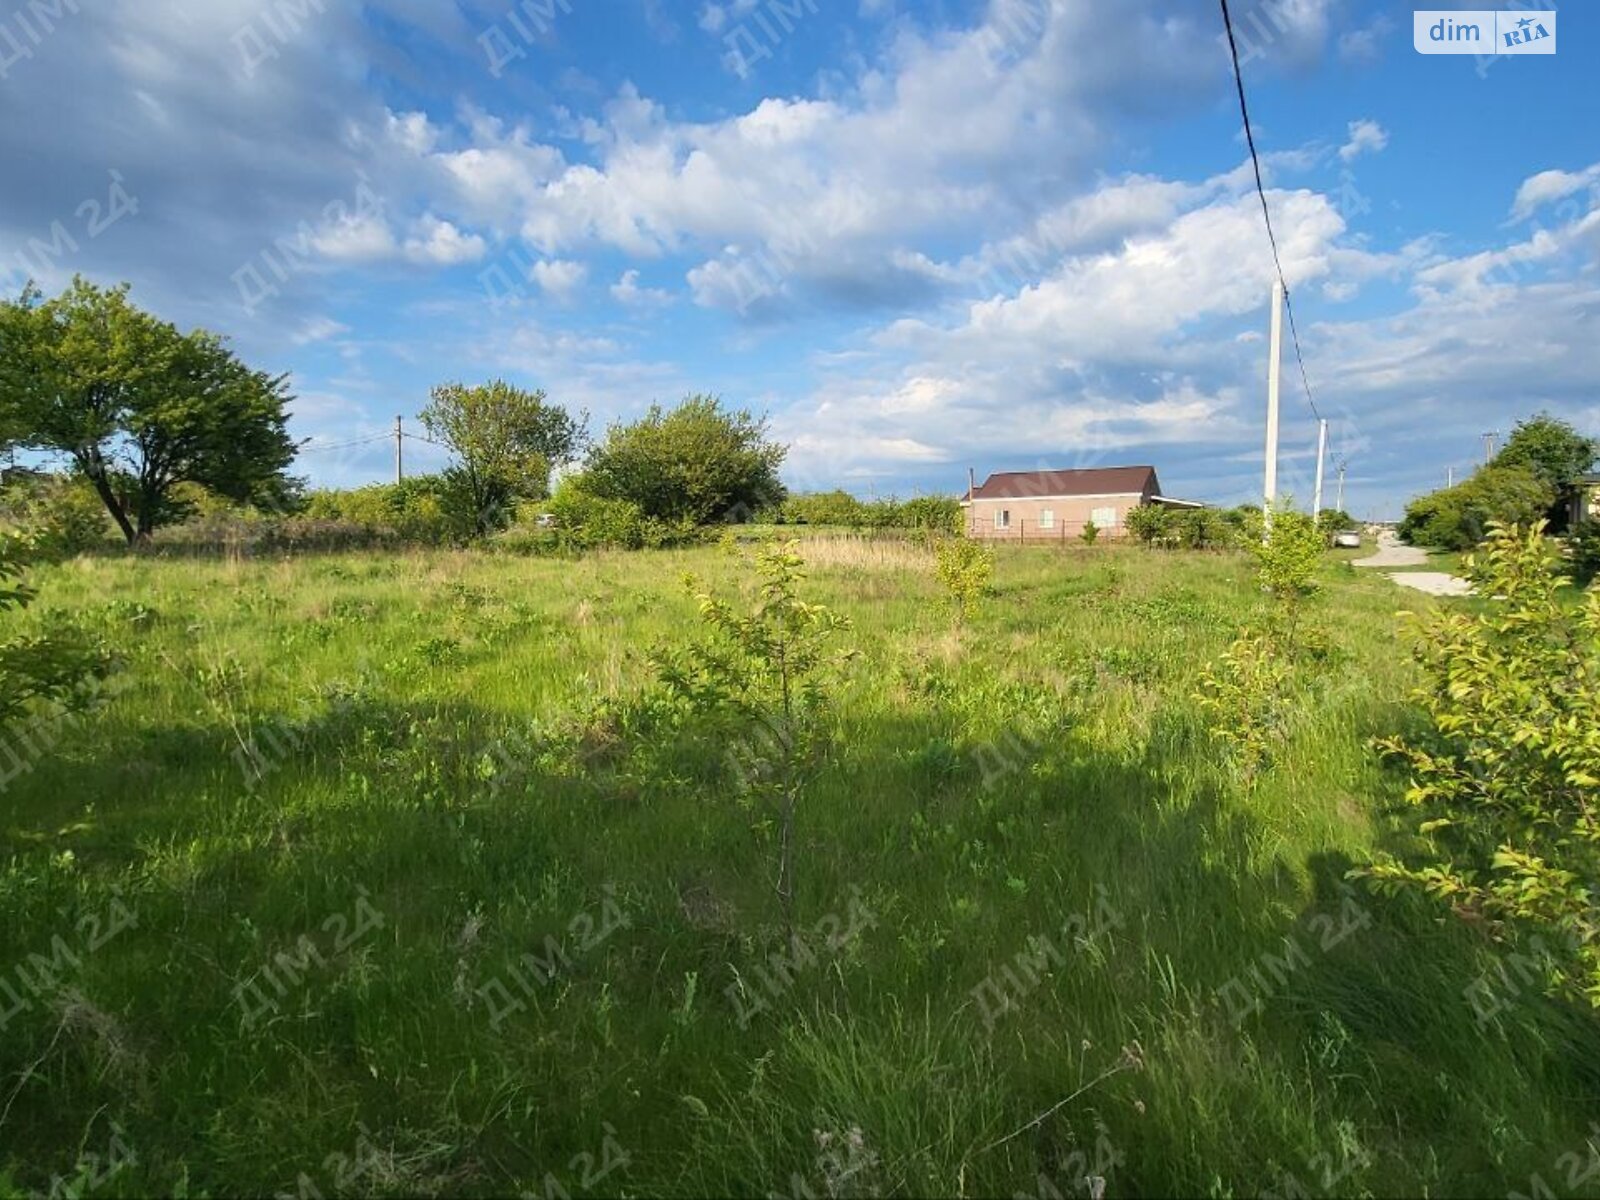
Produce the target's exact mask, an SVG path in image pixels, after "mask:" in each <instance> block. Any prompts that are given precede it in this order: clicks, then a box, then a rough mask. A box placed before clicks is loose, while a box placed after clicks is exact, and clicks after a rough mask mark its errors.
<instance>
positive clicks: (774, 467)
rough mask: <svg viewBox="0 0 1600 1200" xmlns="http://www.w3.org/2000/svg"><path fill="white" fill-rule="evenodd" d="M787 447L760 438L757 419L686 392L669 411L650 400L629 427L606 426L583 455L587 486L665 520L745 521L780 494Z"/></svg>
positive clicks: (763, 433)
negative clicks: (780, 472)
mask: <svg viewBox="0 0 1600 1200" xmlns="http://www.w3.org/2000/svg"><path fill="white" fill-rule="evenodd" d="M787 454H788V447H787V446H784V445H782V444H781V443H778V442H774V441H771V440H770V439H769V438H768V437H767V422H766V420H765V418H757V417H755V416H753V415H751V414H750V413H749V412H746V411H744V410H733V409H725V408H723V407H722V402H721V401H720V400H719V399H718V398H717V397H715V396H689V397H687V398H686V399H684V401H683V402H682V403H681V404H679V405H678V406H677V407H676V408H673V409H671V410H667V409H663V408H661V407H660V406H659V405H652V406H651V408H650V411H649V412H648V413H646V414H645V415H644V417H643V418H642V419H640V420H638V421H635V422H634V423H633V424H631V425H620V424H619V425H613V426H611V428H610V429H608V430H607V431H606V436H605V440H604V441H602V442H601V443H600V444H599V445H597V446H595V447H594V448H593V449H592V450H591V451H590V452H589V457H588V459H587V460H586V468H585V471H584V476H585V478H586V479H587V480H588V484H587V486H588V490H589V491H590V492H591V493H593V494H594V495H596V496H601V497H604V498H606V499H608V500H626V501H629V502H631V503H632V504H634V505H635V506H636V507H637V508H638V510H639V511H640V513H642V514H643V515H644V516H646V517H654V518H655V519H656V520H658V521H663V522H666V523H667V524H669V525H683V524H687V525H702V524H706V523H708V522H712V521H722V520H728V519H733V518H734V517H735V516H737V518H738V519H739V520H748V519H749V517H750V516H752V515H753V514H754V513H756V512H757V511H759V510H761V509H763V508H766V507H769V506H771V505H773V504H776V503H778V502H779V501H781V500H782V499H783V495H784V489H783V484H782V482H781V481H780V480H779V479H778V468H779V467H780V466H782V465H783V460H784V457H785V456H786V455H787Z"/></svg>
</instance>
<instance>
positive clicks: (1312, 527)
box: [1250, 508, 1327, 603]
mask: <svg viewBox="0 0 1600 1200" xmlns="http://www.w3.org/2000/svg"><path fill="white" fill-rule="evenodd" d="M1326 549H1327V543H1326V542H1325V541H1324V540H1323V537H1322V533H1321V531H1320V530H1318V529H1317V523H1316V522H1315V521H1313V520H1312V519H1311V518H1310V517H1309V516H1308V515H1307V514H1305V513H1302V512H1295V511H1294V510H1293V509H1289V508H1285V509H1281V510H1276V511H1274V512H1273V513H1272V529H1271V532H1270V533H1269V534H1267V536H1266V537H1261V536H1254V537H1252V538H1251V539H1250V551H1251V553H1252V554H1254V555H1255V559H1256V567H1257V577H1258V578H1259V579H1260V581H1261V586H1262V587H1263V588H1264V589H1266V590H1267V591H1268V592H1271V593H1272V594H1273V595H1274V596H1276V597H1277V598H1278V599H1280V600H1285V601H1288V602H1290V603H1293V602H1295V601H1298V600H1302V599H1304V598H1305V597H1307V596H1310V595H1311V594H1313V593H1314V592H1315V591H1316V590H1317V584H1316V574H1317V568H1318V567H1319V566H1321V564H1322V554H1323V551H1324V550H1326Z"/></svg>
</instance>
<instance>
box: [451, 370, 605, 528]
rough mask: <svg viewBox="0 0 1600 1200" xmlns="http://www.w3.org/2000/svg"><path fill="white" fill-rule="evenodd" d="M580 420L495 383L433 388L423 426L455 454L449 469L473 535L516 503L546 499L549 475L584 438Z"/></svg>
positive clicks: (499, 521)
mask: <svg viewBox="0 0 1600 1200" xmlns="http://www.w3.org/2000/svg"><path fill="white" fill-rule="evenodd" d="M586 423H587V418H586V417H584V416H581V415H580V416H578V417H574V416H572V414H570V413H568V412H567V411H566V410H565V409H563V408H559V407H557V406H556V405H553V404H549V403H547V397H546V396H545V393H544V392H542V391H534V392H527V391H523V390H522V389H521V388H516V387H512V386H511V385H510V384H509V383H506V382H505V381H504V380H501V379H495V380H492V381H490V382H489V383H485V384H480V385H478V386H477V387H467V386H466V385H465V384H460V383H447V384H444V385H443V386H441V387H436V388H434V389H433V399H432V403H430V404H429V405H428V407H427V408H425V409H423V410H422V424H423V425H424V427H426V429H427V430H428V432H429V433H430V434H431V435H432V436H433V437H435V438H437V439H438V440H439V441H440V442H441V443H443V444H444V445H445V446H446V447H447V448H448V449H449V450H450V452H451V453H452V454H453V455H454V456H455V464H454V465H453V466H452V467H451V469H450V472H449V479H450V481H451V482H452V483H453V484H455V485H456V486H457V487H458V488H459V489H460V491H461V492H462V494H463V495H464V497H465V498H466V500H467V502H468V503H470V504H471V506H472V511H473V513H474V514H475V522H476V525H477V528H478V531H479V532H488V531H489V530H491V529H494V528H497V527H499V526H501V525H503V524H504V523H505V518H506V516H507V515H508V514H509V512H510V510H511V506H512V505H513V504H514V503H515V502H516V501H518V500H543V499H544V498H546V497H547V496H549V495H550V472H551V469H552V468H554V467H557V466H561V465H564V464H566V463H569V462H571V461H572V460H573V459H574V458H576V457H577V456H578V455H579V454H580V453H582V451H583V447H584V445H585V443H586V442H587V440H588V436H587V432H586V430H585V425H586Z"/></svg>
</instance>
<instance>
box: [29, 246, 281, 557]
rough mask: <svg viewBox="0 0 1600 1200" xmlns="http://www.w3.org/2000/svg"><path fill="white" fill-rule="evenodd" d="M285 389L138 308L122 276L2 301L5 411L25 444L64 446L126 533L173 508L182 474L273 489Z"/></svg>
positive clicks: (247, 488)
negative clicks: (114, 281) (115, 281)
mask: <svg viewBox="0 0 1600 1200" xmlns="http://www.w3.org/2000/svg"><path fill="white" fill-rule="evenodd" d="M291 399H292V397H291V396H290V395H289V393H288V387H287V382H286V380H285V378H283V377H274V376H270V375H267V374H265V373H262V372H259V371H252V370H251V369H249V368H248V367H246V366H245V365H244V364H243V363H242V362H240V361H239V360H238V359H237V358H236V357H235V356H234V355H233V353H232V352H231V351H229V350H228V348H227V345H226V343H225V342H224V341H223V339H222V338H220V337H218V336H217V335H215V334H212V333H208V332H206V331H204V330H196V331H194V332H191V333H187V334H184V333H180V332H179V331H178V330H177V329H176V328H175V327H174V326H172V325H170V324H168V323H166V322H165V321H161V320H158V319H157V318H155V317H153V316H151V315H150V314H149V313H146V312H143V311H141V310H140V309H138V308H136V307H135V306H134V305H133V304H131V303H130V302H129V300H128V288H127V285H123V286H122V287H119V288H112V289H102V288H98V287H96V286H94V285H93V284H91V283H88V282H86V281H85V280H83V279H81V278H79V279H74V280H73V282H72V285H71V287H69V288H68V289H67V290H66V291H64V292H63V293H62V294H61V295H60V296H58V297H56V298H54V299H52V300H48V301H43V302H41V301H40V300H39V298H38V295H37V293H30V294H25V295H24V296H23V297H22V299H20V300H18V301H15V302H8V303H4V304H0V413H6V414H9V416H8V417H5V418H4V419H5V420H9V421H10V422H11V423H12V424H13V425H14V426H15V427H16V429H17V435H18V437H19V440H20V441H21V443H22V444H24V445H28V446H32V447H36V448H38V449H43V450H53V451H56V452H58V453H61V454H64V455H67V456H68V457H70V458H71V459H72V461H73V463H74V464H75V465H76V467H77V468H78V470H79V471H80V472H81V473H82V474H83V476H84V477H85V478H86V479H87V480H88V481H89V483H90V485H91V486H92V487H93V488H94V490H95V492H96V494H97V495H98V496H99V498H100V501H101V502H102V503H103V504H104V505H105V506H106V510H107V512H109V513H110V514H111V517H112V519H113V520H115V521H116V522H117V526H118V528H119V529H120V530H121V531H122V534H123V536H124V537H125V538H126V539H127V540H128V541H129V542H132V541H134V540H135V539H136V538H138V537H141V536H145V535H148V534H149V533H150V532H151V531H152V530H154V529H155V528H156V526H157V525H159V524H161V523H163V522H164V521H165V520H167V519H170V518H171V517H172V516H174V515H177V513H176V510H175V508H174V507H173V506H172V505H171V503H170V498H171V495H172V489H173V488H174V487H176V486H177V485H178V484H181V483H192V484H199V485H201V486H203V487H206V488H209V489H210V490H212V491H214V492H217V493H219V494H221V495H223V496H227V497H229V498H231V499H235V500H239V501H257V502H259V501H262V500H264V499H271V498H274V497H277V496H281V495H282V494H283V492H284V490H285V489H286V488H287V487H288V480H287V478H286V476H285V474H284V472H285V471H286V470H287V469H288V467H289V464H290V463H292V462H293V461H294V453H295V447H294V443H293V442H292V441H291V440H290V439H289V435H288V432H287V429H286V423H287V419H288V412H287V405H288V403H289V401H290V400H291Z"/></svg>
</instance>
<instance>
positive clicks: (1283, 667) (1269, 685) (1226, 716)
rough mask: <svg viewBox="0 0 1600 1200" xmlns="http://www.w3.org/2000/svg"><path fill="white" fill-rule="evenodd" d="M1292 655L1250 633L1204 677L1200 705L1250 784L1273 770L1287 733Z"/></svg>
mask: <svg viewBox="0 0 1600 1200" xmlns="http://www.w3.org/2000/svg"><path fill="white" fill-rule="evenodd" d="M1288 683H1289V666H1288V659H1287V656H1286V655H1285V654H1284V653H1283V652H1282V650H1281V648H1280V647H1279V646H1278V645H1277V644H1276V643H1275V642H1274V641H1273V639H1272V638H1270V637H1267V636H1264V635H1252V634H1245V635H1244V636H1242V637H1240V638H1239V639H1238V640H1236V641H1235V642H1234V643H1233V645H1232V646H1231V647H1230V648H1229V649H1228V650H1227V652H1226V653H1224V654H1223V655H1222V657H1221V658H1219V659H1218V660H1217V661H1216V662H1214V663H1211V664H1209V665H1208V666H1207V667H1206V668H1205V670H1204V671H1203V672H1202V674H1201V676H1200V689H1199V691H1198V692H1197V693H1196V694H1195V703H1196V705H1198V706H1199V709H1200V712H1201V714H1202V715H1203V716H1204V717H1205V718H1206V723H1207V727H1208V728H1209V729H1210V731H1211V734H1212V736H1213V737H1214V738H1216V739H1217V740H1218V741H1220V742H1222V743H1223V744H1224V745H1226V746H1227V748H1228V754H1229V758H1230V759H1231V760H1232V762H1233V764H1234V766H1235V768H1236V769H1237V770H1238V771H1239V773H1240V775H1241V776H1242V778H1243V780H1244V782H1245V784H1246V785H1247V786H1248V785H1249V784H1251V783H1253V782H1254V781H1255V780H1256V778H1257V777H1258V776H1259V775H1260V773H1261V772H1262V771H1263V770H1264V769H1266V768H1267V767H1268V766H1270V765H1271V763H1272V760H1273V756H1274V754H1275V752H1276V751H1277V748H1278V747H1279V746H1280V745H1281V744H1282V742H1283V740H1284V737H1285V734H1286V730H1287V724H1288V723H1287V720H1286V716H1285V713H1286V692H1287V687H1288Z"/></svg>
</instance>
